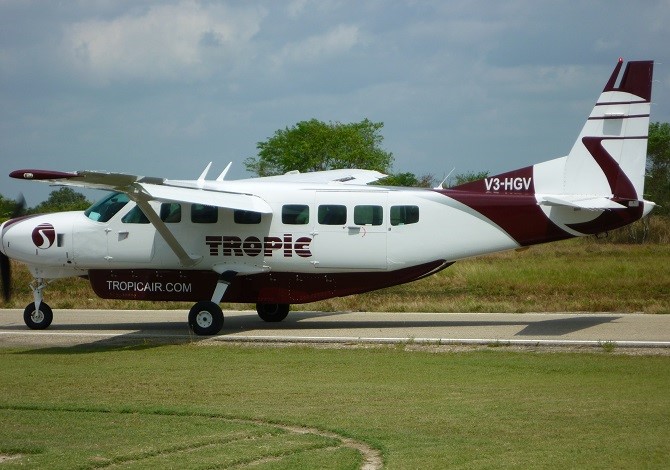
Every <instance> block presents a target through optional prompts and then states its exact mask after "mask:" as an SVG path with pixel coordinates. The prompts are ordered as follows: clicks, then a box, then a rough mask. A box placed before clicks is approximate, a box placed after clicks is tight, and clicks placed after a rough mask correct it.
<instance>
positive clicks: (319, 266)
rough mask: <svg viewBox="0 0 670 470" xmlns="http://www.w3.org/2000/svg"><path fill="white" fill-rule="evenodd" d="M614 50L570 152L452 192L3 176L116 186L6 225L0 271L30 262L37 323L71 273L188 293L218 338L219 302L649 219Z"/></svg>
mask: <svg viewBox="0 0 670 470" xmlns="http://www.w3.org/2000/svg"><path fill="white" fill-rule="evenodd" d="M622 67H623V59H619V60H618V62H617V64H616V66H615V68H614V70H613V72H612V74H611V76H610V78H609V80H608V81H607V83H606V84H605V87H604V89H603V91H602V93H601V94H600V97H599V98H598V100H597V102H596V103H595V106H594V107H593V110H592V111H591V113H590V115H589V116H588V118H587V120H586V123H585V124H584V127H583V128H582V130H581V133H580V134H579V136H578V137H577V139H576V141H575V143H574V145H573V146H572V149H571V150H570V153H569V154H568V155H567V156H564V157H561V158H556V159H553V160H548V161H544V162H542V163H537V164H534V165H531V166H527V167H524V168H520V169H516V170H513V171H509V172H506V173H502V174H499V175H495V176H490V177H486V178H483V179H481V180H478V181H474V182H469V183H465V184H462V185H459V186H456V187H453V188H449V189H443V188H442V187H441V185H440V186H439V187H437V188H433V189H427V188H400V187H385V186H378V185H370V184H369V183H372V182H374V181H377V180H379V179H381V178H383V177H384V176H385V175H383V174H382V173H379V172H376V171H371V170H361V169H338V170H329V171H320V172H311V173H298V172H289V173H287V174H284V175H279V176H270V177H259V178H250V179H242V180H225V179H224V178H225V175H226V173H227V171H228V169H229V168H230V164H229V165H228V166H227V167H226V169H225V170H224V171H223V172H222V173H221V174H220V175H219V176H218V177H217V178H216V179H215V180H210V179H206V176H207V173H208V170H209V168H210V166H211V163H210V164H209V165H208V166H207V168H205V171H204V172H203V173H202V174H201V175H200V177H199V178H198V179H197V180H170V179H166V178H160V177H148V176H137V175H132V174H125V173H107V172H100V171H76V172H62V171H49V170H37V169H22V170H16V171H13V172H12V173H11V174H10V176H11V177H12V178H18V179H22V180H27V181H39V182H46V183H50V184H53V185H65V186H75V187H83V188H97V189H103V190H107V191H111V193H109V194H107V195H106V196H104V197H103V198H102V199H101V200H100V201H98V202H96V203H95V204H93V205H92V206H91V207H90V208H88V209H87V210H86V211H83V212H63V213H54V214H45V215H30V216H24V217H16V218H13V219H10V220H8V221H6V222H5V223H3V224H2V226H0V237H1V242H2V244H1V251H2V253H1V255H0V261H1V262H0V267H1V268H2V280H3V284H4V291H5V295H6V296H8V295H9V288H8V286H9V284H10V278H11V275H10V262H9V259H14V260H17V261H19V262H22V263H25V264H26V265H28V267H29V269H30V272H31V274H32V276H33V278H34V280H33V282H32V284H31V288H32V291H33V298H34V301H33V302H31V303H30V304H29V305H28V306H27V307H26V309H25V311H24V321H25V323H26V325H27V326H28V327H30V328H32V329H44V328H47V327H48V326H49V325H50V324H51V322H52V319H53V312H52V310H51V308H50V307H49V306H48V305H47V304H46V302H44V300H43V292H44V289H45V288H46V287H47V284H48V283H49V282H51V281H52V280H55V279H59V278H64V277H69V276H80V277H85V278H87V279H88V280H89V281H90V284H91V286H92V288H93V291H94V292H95V293H96V294H97V295H98V296H99V297H101V298H106V299H133V300H146V301H158V300H165V301H191V302H194V305H193V307H192V308H191V309H190V311H189V314H188V325H189V326H190V328H191V330H192V331H193V332H194V333H195V334H198V335H215V334H217V333H219V332H220V330H221V328H222V326H223V321H224V316H223V312H222V310H221V307H220V305H219V304H220V303H222V302H239V303H255V304H256V310H257V313H258V315H259V316H260V318H261V319H263V320H265V321H267V322H279V321H282V320H284V319H285V318H286V316H287V315H288V313H289V308H290V304H301V303H307V302H314V301H318V300H323V299H328V298H332V297H337V296H347V295H352V294H358V293H362V292H367V291H371V290H375V289H381V288H384V287H389V286H393V285H397V284H402V283H407V282H410V281H415V280H417V279H421V278H424V277H426V276H429V275H431V274H434V273H437V272H438V271H441V270H443V269H445V268H447V267H448V266H450V265H451V264H453V263H454V262H456V261H459V260H463V259H466V258H470V257H474V256H479V255H484V254H488V253H494V252H499V251H505V250H513V249H523V248H525V247H529V246H531V245H535V244H539V243H547V242H554V241H557V240H564V239H568V238H572V237H581V236H587V235H593V234H600V233H606V232H607V231H609V230H612V229H616V228H619V227H622V226H625V225H627V224H630V223H632V222H634V221H636V220H638V219H640V218H641V217H643V216H645V215H647V214H648V213H649V212H650V211H651V210H652V208H653V207H654V205H655V204H654V203H653V202H650V201H646V200H645V199H644V197H643V191H644V173H645V165H646V149H647V135H648V128H649V114H650V104H651V89H652V75H653V61H631V62H628V63H627V64H626V67H625V69H624V72H623V75H622V76H621V78H620V79H619V75H620V72H621V69H622Z"/></svg>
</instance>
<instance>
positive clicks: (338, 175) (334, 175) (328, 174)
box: [252, 168, 387, 184]
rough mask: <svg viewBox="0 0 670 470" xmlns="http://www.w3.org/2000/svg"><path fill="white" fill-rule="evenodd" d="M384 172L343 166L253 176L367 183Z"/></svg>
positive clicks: (289, 180)
mask: <svg viewBox="0 0 670 470" xmlns="http://www.w3.org/2000/svg"><path fill="white" fill-rule="evenodd" d="M385 176H387V175H385V174H384V173H380V172H378V171H374V170H360V169H356V168H348V169H347V168H344V169H340V170H325V171H314V172H309V173H300V172H298V171H290V172H288V173H285V174H283V175H278V176H265V177H262V178H253V179H252V181H256V182H264V181H267V182H278V183H324V184H327V183H341V184H368V183H372V182H374V181H377V180H380V179H382V178H384V177H385Z"/></svg>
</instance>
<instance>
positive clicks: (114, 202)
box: [84, 193, 129, 222]
mask: <svg viewBox="0 0 670 470" xmlns="http://www.w3.org/2000/svg"><path fill="white" fill-rule="evenodd" d="M128 201H129V199H128V196H127V195H125V194H123V193H112V194H109V195H107V196H105V197H104V198H102V199H101V200H99V201H98V202H96V203H95V204H93V205H92V206H91V207H89V208H88V209H86V212H84V215H85V216H86V217H88V218H89V219H91V220H94V221H96V222H107V221H108V220H109V219H111V218H112V217H114V215H115V214H116V213H117V212H119V211H120V210H121V209H122V208H123V206H125V205H126V204H127V203H128Z"/></svg>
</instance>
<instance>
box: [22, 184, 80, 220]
mask: <svg viewBox="0 0 670 470" xmlns="http://www.w3.org/2000/svg"><path fill="white" fill-rule="evenodd" d="M90 205H91V202H90V201H89V200H87V199H86V197H85V196H84V195H83V194H81V193H78V192H76V191H74V190H73V189H71V188H68V187H62V188H60V189H58V190H56V191H51V194H49V198H48V199H47V200H46V201H44V202H41V203H39V204H38V205H37V206H35V207H34V208H32V209H30V210H29V212H31V213H36V214H42V213H49V212H64V211H81V210H84V209H86V208H87V207H88V206H90Z"/></svg>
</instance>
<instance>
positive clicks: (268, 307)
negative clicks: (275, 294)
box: [256, 304, 291, 323]
mask: <svg viewBox="0 0 670 470" xmlns="http://www.w3.org/2000/svg"><path fill="white" fill-rule="evenodd" d="M290 307H291V306H290V305H289V304H256V312H258V316H259V317H261V320H263V321H267V322H273V323H274V322H280V321H282V320H283V319H284V318H286V316H287V315H288V311H289V309H290Z"/></svg>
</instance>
